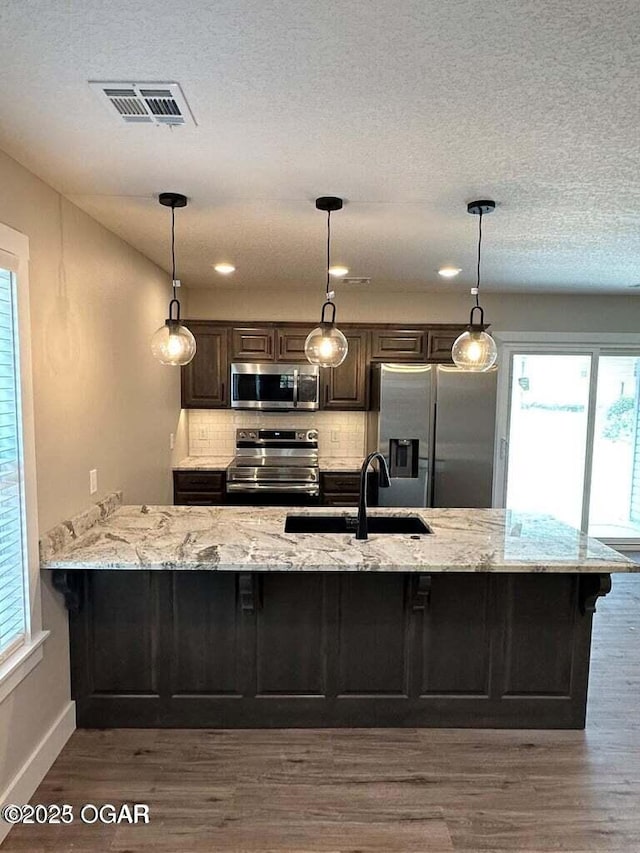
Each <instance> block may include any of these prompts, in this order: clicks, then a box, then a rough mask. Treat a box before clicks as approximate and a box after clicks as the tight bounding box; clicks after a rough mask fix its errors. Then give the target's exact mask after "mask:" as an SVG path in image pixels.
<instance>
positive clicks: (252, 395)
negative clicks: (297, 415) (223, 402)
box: [233, 373, 293, 403]
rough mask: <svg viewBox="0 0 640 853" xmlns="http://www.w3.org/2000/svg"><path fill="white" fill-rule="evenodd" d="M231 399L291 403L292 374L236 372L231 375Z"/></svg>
mask: <svg viewBox="0 0 640 853" xmlns="http://www.w3.org/2000/svg"><path fill="white" fill-rule="evenodd" d="M233 399H234V400H239V401H241V402H243V403H245V402H251V401H258V402H265V403H293V374H291V373H271V374H269V373H239V374H236V375H235V376H234V377H233Z"/></svg>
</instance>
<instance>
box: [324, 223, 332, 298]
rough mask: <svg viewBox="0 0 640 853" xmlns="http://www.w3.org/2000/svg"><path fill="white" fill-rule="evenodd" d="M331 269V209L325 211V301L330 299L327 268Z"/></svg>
mask: <svg viewBox="0 0 640 853" xmlns="http://www.w3.org/2000/svg"><path fill="white" fill-rule="evenodd" d="M330 269H331V211H330V210H328V211H327V289H326V294H325V295H326V299H327V302H330V301H331V297H330V296H329V293H330V292H331V291H330V288H329V284H330V276H329V270H330Z"/></svg>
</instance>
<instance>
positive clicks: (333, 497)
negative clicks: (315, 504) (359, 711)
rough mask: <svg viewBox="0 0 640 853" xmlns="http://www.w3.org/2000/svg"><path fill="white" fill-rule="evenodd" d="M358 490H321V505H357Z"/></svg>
mask: <svg viewBox="0 0 640 853" xmlns="http://www.w3.org/2000/svg"><path fill="white" fill-rule="evenodd" d="M359 497H360V495H359V493H358V492H323V493H322V505H323V506H358V500H359Z"/></svg>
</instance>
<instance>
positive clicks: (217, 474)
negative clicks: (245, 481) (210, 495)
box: [173, 471, 225, 492]
mask: <svg viewBox="0 0 640 853" xmlns="http://www.w3.org/2000/svg"><path fill="white" fill-rule="evenodd" d="M224 483H225V472H224V471H174V472H173V488H174V491H176V492H224Z"/></svg>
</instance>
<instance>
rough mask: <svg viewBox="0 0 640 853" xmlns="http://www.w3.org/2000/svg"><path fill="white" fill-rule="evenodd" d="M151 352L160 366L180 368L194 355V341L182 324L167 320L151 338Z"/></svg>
mask: <svg viewBox="0 0 640 853" xmlns="http://www.w3.org/2000/svg"><path fill="white" fill-rule="evenodd" d="M151 352H152V353H153V355H154V356H155V357H156V358H157V359H158V361H160V362H162V364H168V365H173V366H174V367H182V366H183V365H185V364H189V362H190V361H191V360H192V358H193V357H194V355H195V354H196V339H195V338H194V337H193V335H192V334H191V332H190V331H189V329H187V327H186V326H183V325H182V323H179V322H175V321H173V320H167V321H166V323H165V324H164V325H162V326H160V328H159V329H158V331H157V332H155V333H154V335H153V337H152V338H151Z"/></svg>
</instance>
